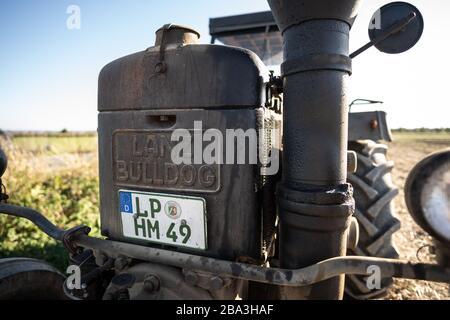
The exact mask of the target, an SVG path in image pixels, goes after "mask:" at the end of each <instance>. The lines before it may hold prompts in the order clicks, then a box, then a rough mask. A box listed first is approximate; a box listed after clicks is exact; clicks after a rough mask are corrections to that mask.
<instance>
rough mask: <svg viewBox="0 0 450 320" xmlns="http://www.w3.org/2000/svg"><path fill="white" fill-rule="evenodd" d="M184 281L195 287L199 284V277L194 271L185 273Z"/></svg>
mask: <svg viewBox="0 0 450 320" xmlns="http://www.w3.org/2000/svg"><path fill="white" fill-rule="evenodd" d="M184 280H185V281H186V282H187V283H188V284H190V285H191V286H195V285H196V284H197V283H198V275H197V274H196V273H195V272H194V271H186V272H184Z"/></svg>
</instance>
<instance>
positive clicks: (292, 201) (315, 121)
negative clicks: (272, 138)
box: [268, 0, 360, 299]
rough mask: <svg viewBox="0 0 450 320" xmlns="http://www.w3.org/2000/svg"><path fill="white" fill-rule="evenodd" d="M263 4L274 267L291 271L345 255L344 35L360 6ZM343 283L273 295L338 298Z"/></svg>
mask: <svg viewBox="0 0 450 320" xmlns="http://www.w3.org/2000/svg"><path fill="white" fill-rule="evenodd" d="M268 2H269V5H270V7H271V9H272V12H273V15H274V17H275V20H276V22H277V24H278V26H279V28H280V30H281V31H282V34H283V49H284V62H283V65H282V76H283V77H284V89H283V100H284V106H283V120H284V121H283V142H284V144H283V173H282V186H283V192H279V197H278V199H279V208H280V210H279V215H280V235H279V238H280V246H279V247H280V266H281V267H282V268H287V269H297V268H301V267H306V266H308V265H311V264H314V263H317V262H319V261H322V260H326V259H328V258H332V257H339V256H343V255H345V251H346V241H347V238H346V228H347V227H348V223H349V217H350V216H351V214H352V210H353V199H352V190H351V188H348V186H346V185H345V183H346V178H347V136H348V102H347V82H348V77H349V75H350V74H351V60H350V59H349V56H348V55H349V32H350V27H351V24H352V22H353V20H354V18H355V17H356V13H357V8H358V5H359V2H360V1H358V0H345V1H340V2H339V5H336V3H335V1H332V0H319V1H317V0H316V1H313V0H305V1H292V0H269V1H268ZM307 194H308V195H307ZM308 198H309V199H308ZM343 285H344V278H343V277H342V276H338V277H336V278H334V279H329V280H328V281H324V282H322V283H320V284H317V285H315V286H312V287H311V288H309V289H308V290H298V289H283V290H282V291H281V297H282V298H286V299H300V298H309V299H339V298H342V296H343V287H344V286H343Z"/></svg>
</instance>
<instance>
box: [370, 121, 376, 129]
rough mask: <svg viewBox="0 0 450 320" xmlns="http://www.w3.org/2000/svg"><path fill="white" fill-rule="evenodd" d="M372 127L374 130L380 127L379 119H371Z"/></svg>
mask: <svg viewBox="0 0 450 320" xmlns="http://www.w3.org/2000/svg"><path fill="white" fill-rule="evenodd" d="M370 128H372V130H375V129H377V128H378V121H377V120H375V119H372V120H370Z"/></svg>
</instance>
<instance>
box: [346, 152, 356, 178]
mask: <svg viewBox="0 0 450 320" xmlns="http://www.w3.org/2000/svg"><path fill="white" fill-rule="evenodd" d="M357 169H358V156H357V155H356V152H355V151H348V152H347V171H348V173H355V172H356V170H357Z"/></svg>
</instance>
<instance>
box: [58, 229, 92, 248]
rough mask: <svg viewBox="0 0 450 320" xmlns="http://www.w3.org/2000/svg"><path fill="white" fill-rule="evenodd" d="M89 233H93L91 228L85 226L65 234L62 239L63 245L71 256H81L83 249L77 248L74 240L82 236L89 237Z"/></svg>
mask: <svg viewBox="0 0 450 320" xmlns="http://www.w3.org/2000/svg"><path fill="white" fill-rule="evenodd" d="M89 232H91V228H89V227H88V226H85V225H81V226H76V227H74V228H72V229H69V230H67V231H65V232H64V234H63V237H62V243H63V245H64V247H65V248H66V249H67V251H69V253H70V254H72V255H75V254H79V253H80V249H81V248H80V247H79V246H77V245H76V243H75V242H74V241H73V240H74V238H76V237H78V236H79V235H81V234H83V235H88V234H89Z"/></svg>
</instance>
